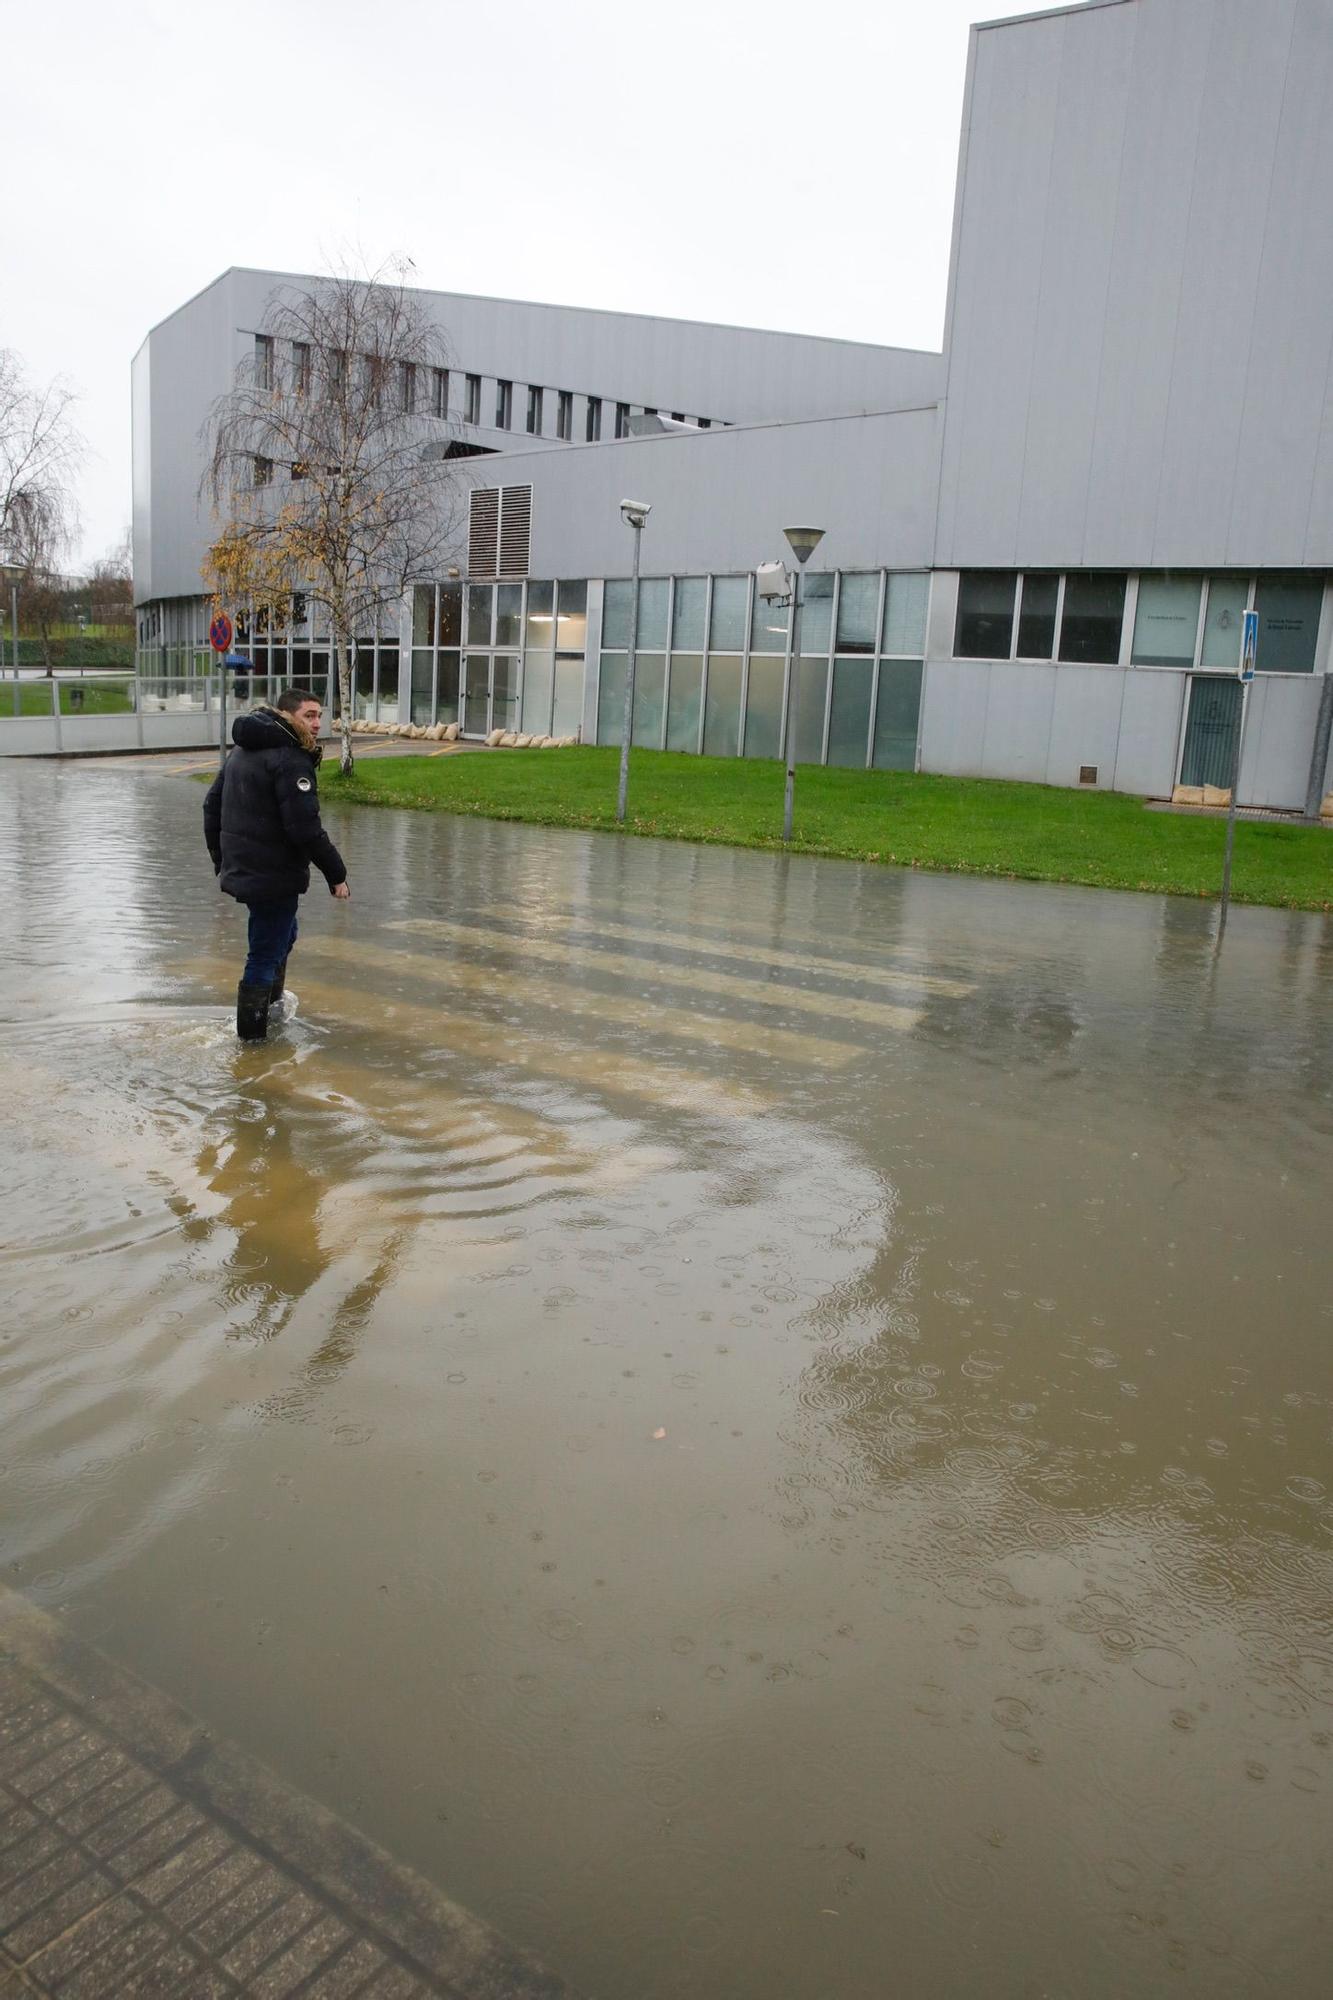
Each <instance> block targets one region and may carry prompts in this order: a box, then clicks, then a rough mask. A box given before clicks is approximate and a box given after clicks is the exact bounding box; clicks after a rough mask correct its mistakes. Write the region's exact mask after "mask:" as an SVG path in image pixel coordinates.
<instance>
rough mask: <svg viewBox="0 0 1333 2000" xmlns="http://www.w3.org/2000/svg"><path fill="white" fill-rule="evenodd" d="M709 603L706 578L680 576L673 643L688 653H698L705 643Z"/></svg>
mask: <svg viewBox="0 0 1333 2000" xmlns="http://www.w3.org/2000/svg"><path fill="white" fill-rule="evenodd" d="M707 602H708V579H707V577H705V576H678V577H677V578H676V602H675V608H674V609H673V611H672V613H671V643H672V645H673V646H683V647H684V648H685V650H686V651H687V652H698V651H700V650H701V649H702V647H703V643H704V610H705V608H706V605H707Z"/></svg>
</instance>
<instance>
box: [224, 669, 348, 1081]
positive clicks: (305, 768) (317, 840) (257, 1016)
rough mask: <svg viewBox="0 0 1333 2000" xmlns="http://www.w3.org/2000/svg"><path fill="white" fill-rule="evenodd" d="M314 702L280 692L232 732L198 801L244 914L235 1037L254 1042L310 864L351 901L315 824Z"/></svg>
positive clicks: (278, 983)
mask: <svg viewBox="0 0 1333 2000" xmlns="http://www.w3.org/2000/svg"><path fill="white" fill-rule="evenodd" d="M322 714H323V709H322V707H321V705H320V702H319V700H318V698H317V697H316V696H315V695H313V694H307V693H306V692H305V690H304V689H302V688H284V689H283V691H282V693H281V694H280V695H279V696H278V699H277V701H276V702H275V703H274V705H273V707H272V708H257V709H255V710H254V711H253V712H252V713H251V714H250V715H242V716H240V717H239V718H238V719H237V721H236V722H235V723H233V725H232V732H231V739H232V742H233V743H234V744H235V745H236V748H235V749H234V750H233V752H232V754H231V756H230V757H228V759H227V762H226V764H225V766H224V768H223V769H222V770H221V771H219V772H218V775H217V777H216V778H215V779H214V780H213V783H212V784H211V785H210V787H209V791H208V797H207V798H206V799H205V800H204V839H205V840H206V841H207V842H208V851H209V854H210V855H211V856H212V858H213V870H214V873H215V874H216V875H218V876H219V877H220V878H221V885H222V888H223V890H224V891H225V893H226V894H227V895H228V896H234V897H235V898H236V900H237V902H238V903H244V904H245V905H246V906H247V907H248V909H249V912H250V955H249V957H248V958H247V959H246V961H245V972H244V975H243V976H242V979H241V983H240V985H239V987H238V988H237V989H236V1032H237V1034H238V1035H239V1036H240V1038H241V1040H242V1041H243V1042H262V1041H263V1039H264V1036H265V1034H266V1033H267V1032H268V1010H269V1008H270V1007H271V1006H273V1005H274V1003H275V1002H276V1001H277V1000H279V999H281V997H282V989H283V984H284V981H285V978H286V973H287V958H288V954H289V953H290V951H291V949H292V946H293V945H294V944H295V943H296V906H297V904H298V903H299V902H300V900H301V898H302V896H304V894H305V892H306V890H307V889H308V888H309V887H310V864H311V862H313V863H314V865H315V867H316V868H318V870H319V872H320V874H321V875H322V876H323V877H324V879H325V881H326V882H327V883H328V885H329V888H330V890H331V891H332V893H333V894H334V895H335V896H337V897H338V898H339V899H340V900H341V901H344V902H345V901H346V900H347V898H348V897H349V896H350V895H351V893H352V892H351V890H350V889H349V888H348V886H347V870H346V868H345V867H344V866H343V860H342V856H341V855H340V854H339V852H338V850H337V848H336V847H335V846H334V844H333V842H332V841H331V840H330V839H329V836H328V835H327V833H325V831H324V828H323V826H322V825H321V824H320V818H319V793H318V791H317V790H316V787H315V771H316V769H317V767H318V765H319V760H320V758H321V756H322V755H323V752H322V751H321V749H320V747H319V725H320V718H321V716H322Z"/></svg>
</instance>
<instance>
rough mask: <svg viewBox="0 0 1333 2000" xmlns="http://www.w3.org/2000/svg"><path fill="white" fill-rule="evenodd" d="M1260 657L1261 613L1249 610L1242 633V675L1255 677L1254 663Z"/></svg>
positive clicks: (1244, 679)
mask: <svg viewBox="0 0 1333 2000" xmlns="http://www.w3.org/2000/svg"><path fill="white" fill-rule="evenodd" d="M1258 657H1259V613H1258V612H1257V611H1247V612H1246V613H1245V614H1244V624H1243V626H1242V629H1241V635H1240V677H1241V679H1242V680H1243V681H1252V680H1253V679H1254V663H1255V661H1256V660H1257V659H1258Z"/></svg>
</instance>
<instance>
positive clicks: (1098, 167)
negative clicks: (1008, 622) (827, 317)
mask: <svg viewBox="0 0 1333 2000" xmlns="http://www.w3.org/2000/svg"><path fill="white" fill-rule="evenodd" d="M1331 45H1333V0H1265V4H1264V5H1263V6H1259V7H1256V6H1253V5H1242V4H1240V0H1225V3H1224V4H1219V0H1128V4H1124V5H1118V6H1107V7H1101V8H1095V9H1089V10H1083V11H1078V12H1074V13H1066V14H1060V15H1055V16H1050V17H1047V18H1045V19H1042V18H1040V17H1038V18H1035V19H1032V20H1030V21H1026V22H1023V23H1021V24H1018V25H1009V26H1003V27H999V28H997V29H995V30H988V31H985V32H981V33H977V34H974V39H973V48H972V67H971V88H970V95H969V100H968V105H967V110H966V120H967V130H966V135H965V147H964V161H965V167H964V171H965V185H964V188H963V190H962V198H961V203H960V211H959V232H958V242H957V245H956V255H955V266H956V268H955V272H954V277H953V280H952V288H953V289H952V301H951V316H950V322H949V326H950V349H949V354H948V357H947V359H948V379H947V390H946V413H947V414H946V425H945V436H944V445H943V454H942V468H943V470H942V485H941V494H940V508H939V532H938V536H937V541H936V561H937V562H938V563H940V564H944V565H951V564H955V563H956V564H959V565H963V566H967V567H973V566H984V565H987V564H996V565H1002V566H1009V565H1023V564H1031V565H1034V566H1036V565H1041V566H1045V567H1061V566H1069V567H1083V566H1087V567H1111V568H1116V567H1122V566H1123V567H1134V566H1138V565H1143V566H1146V567H1156V566H1163V567H1165V566H1182V567H1184V566H1200V567H1203V566H1220V565H1223V564H1233V565H1239V566H1248V565H1267V564H1271V565H1286V564H1291V565H1298V564H1301V563H1307V564H1312V565H1315V566H1323V565H1324V564H1326V563H1328V562H1330V561H1333V469H1331V468H1330V466H1329V463H1328V454H1329V451H1330V449H1331V448H1333V421H1330V397H1329V382H1330V362H1331V360H1333V205H1331V204H1329V203H1328V202H1327V201H1326V200H1324V199H1322V198H1321V194H1320V190H1322V189H1326V188H1327V187H1328V186H1329V185H1330V181H1331V180H1333V121H1330V120H1329V119H1328V116H1327V104H1328V102H1329V98H1330V91H1331V90H1333V46H1331Z"/></svg>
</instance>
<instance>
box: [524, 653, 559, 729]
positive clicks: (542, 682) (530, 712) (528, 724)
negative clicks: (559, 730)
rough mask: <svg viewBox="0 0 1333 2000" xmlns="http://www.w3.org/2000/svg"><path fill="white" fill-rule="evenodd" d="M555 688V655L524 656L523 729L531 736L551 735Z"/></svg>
mask: <svg viewBox="0 0 1333 2000" xmlns="http://www.w3.org/2000/svg"><path fill="white" fill-rule="evenodd" d="M554 686H555V654H554V653H534V652H532V651H531V650H529V651H528V652H526V653H525V654H524V655H523V727H524V729H525V730H526V731H527V732H528V734H529V735H530V736H548V735H549V734H550V733H551V695H552V691H553V689H554Z"/></svg>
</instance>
